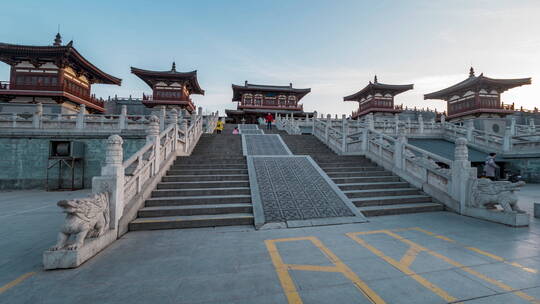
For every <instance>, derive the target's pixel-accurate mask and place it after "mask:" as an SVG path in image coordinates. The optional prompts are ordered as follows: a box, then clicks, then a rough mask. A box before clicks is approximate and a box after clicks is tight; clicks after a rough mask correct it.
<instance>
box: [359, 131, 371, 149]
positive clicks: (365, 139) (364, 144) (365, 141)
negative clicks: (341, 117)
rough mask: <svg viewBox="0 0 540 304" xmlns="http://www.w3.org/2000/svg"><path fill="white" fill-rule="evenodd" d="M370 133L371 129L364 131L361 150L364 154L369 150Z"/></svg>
mask: <svg viewBox="0 0 540 304" xmlns="http://www.w3.org/2000/svg"><path fill="white" fill-rule="evenodd" d="M368 132H369V129H366V128H363V129H362V146H361V148H360V149H362V152H364V154H365V153H367V150H368Z"/></svg>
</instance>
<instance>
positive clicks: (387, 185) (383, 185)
mask: <svg viewBox="0 0 540 304" xmlns="http://www.w3.org/2000/svg"><path fill="white" fill-rule="evenodd" d="M337 186H338V187H339V189H341V190H342V191H348V190H367V189H394V188H407V187H408V186H409V183H406V182H375V183H349V184H338V185H337Z"/></svg>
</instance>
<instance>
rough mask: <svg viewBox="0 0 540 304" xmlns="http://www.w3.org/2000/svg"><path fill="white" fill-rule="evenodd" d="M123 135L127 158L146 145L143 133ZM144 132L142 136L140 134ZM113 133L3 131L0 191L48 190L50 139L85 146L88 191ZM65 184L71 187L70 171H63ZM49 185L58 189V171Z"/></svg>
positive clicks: (125, 156)
mask: <svg viewBox="0 0 540 304" xmlns="http://www.w3.org/2000/svg"><path fill="white" fill-rule="evenodd" d="M137 133H139V134H135V132H122V133H120V135H121V136H122V138H124V144H123V148H124V158H125V159H127V158H129V157H130V156H131V155H132V154H133V153H135V152H136V151H137V150H139V149H140V148H141V147H142V146H144V145H145V144H146V139H145V134H144V132H137ZM141 133H142V134H141ZM110 135H111V133H110V132H106V133H105V132H76V131H71V130H67V131H55V132H45V131H43V130H41V131H32V132H28V131H24V132H23V131H20V132H17V131H11V132H0V190H10V189H45V187H46V174H47V162H48V155H49V142H50V141H51V140H53V139H54V140H73V141H81V142H84V143H85V156H84V165H85V168H84V171H85V172H84V179H85V182H84V184H85V188H90V187H91V186H92V177H94V176H98V175H100V171H101V167H102V163H103V161H104V160H105V149H106V140H107V137H108V136H110ZM62 173H63V176H64V180H63V181H62V182H63V185H64V186H68V185H69V184H70V182H69V181H68V179H69V177H70V172H69V171H68V170H67V168H66V170H65V171H64V172H62ZM49 174H50V175H52V176H51V180H50V184H51V186H52V187H53V188H54V187H56V186H57V184H58V183H57V181H58V169H56V168H55V170H51V171H50V173H49ZM76 177H77V179H76V180H75V185H76V186H78V185H80V173H79V172H78V171H76Z"/></svg>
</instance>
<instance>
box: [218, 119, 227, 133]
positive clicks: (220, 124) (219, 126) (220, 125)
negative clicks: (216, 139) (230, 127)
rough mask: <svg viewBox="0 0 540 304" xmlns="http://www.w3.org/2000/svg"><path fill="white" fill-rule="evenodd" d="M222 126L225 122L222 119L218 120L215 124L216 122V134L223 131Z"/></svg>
mask: <svg viewBox="0 0 540 304" xmlns="http://www.w3.org/2000/svg"><path fill="white" fill-rule="evenodd" d="M223 128H225V123H224V122H223V120H221V119H220V120H218V122H217V124H216V133H217V134H221V131H223Z"/></svg>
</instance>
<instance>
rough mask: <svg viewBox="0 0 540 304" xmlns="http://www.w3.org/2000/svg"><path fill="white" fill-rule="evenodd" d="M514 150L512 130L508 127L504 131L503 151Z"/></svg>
mask: <svg viewBox="0 0 540 304" xmlns="http://www.w3.org/2000/svg"><path fill="white" fill-rule="evenodd" d="M511 150H512V129H511V127H506V129H505V130H504V138H503V151H504V152H510V151H511Z"/></svg>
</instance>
